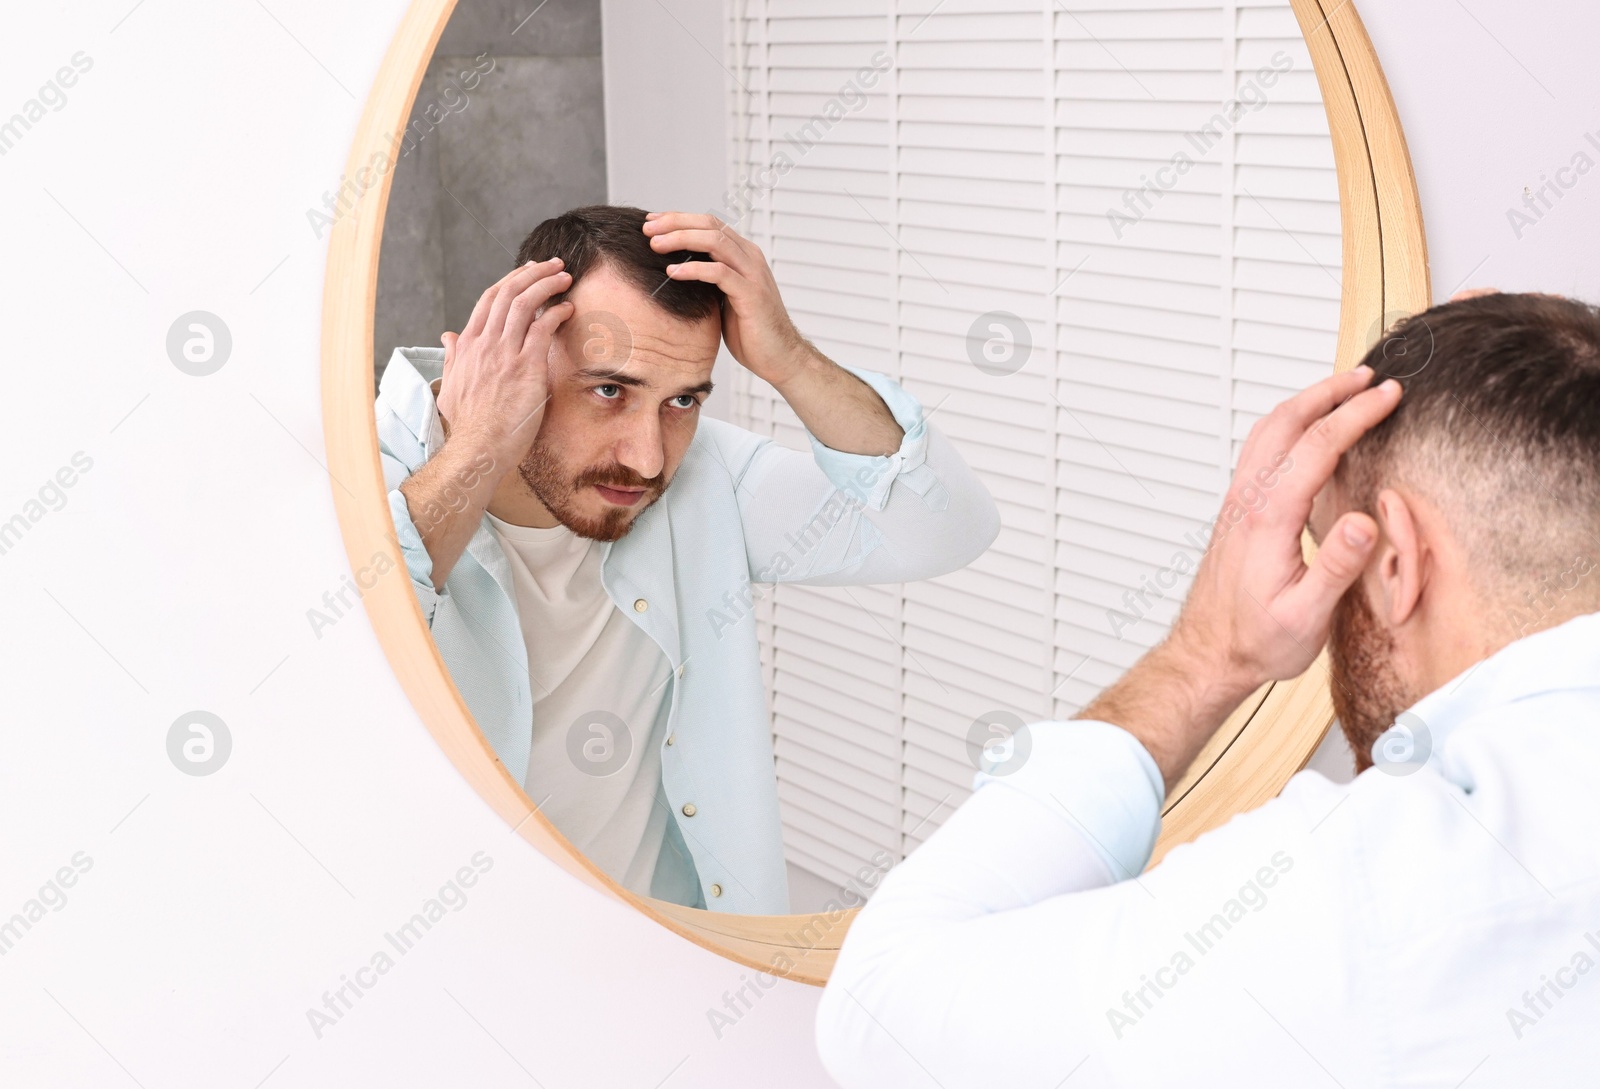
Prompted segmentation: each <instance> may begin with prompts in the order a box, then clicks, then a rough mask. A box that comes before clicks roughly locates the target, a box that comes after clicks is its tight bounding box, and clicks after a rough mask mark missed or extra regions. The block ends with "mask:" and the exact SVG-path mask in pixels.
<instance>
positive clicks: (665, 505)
mask: <svg viewBox="0 0 1600 1089" xmlns="http://www.w3.org/2000/svg"><path fill="white" fill-rule="evenodd" d="M443 365H444V350H443V349H442V348H397V349H395V352H394V355H393V356H392V357H391V358H390V361H389V365H388V367H387V369H386V370H385V371H384V374H383V380H382V382H381V383H380V385H379V387H378V398H377V405H376V412H377V419H378V444H379V452H380V455H381V458H382V462H383V472H384V480H385V482H386V484H387V486H388V488H389V510H390V512H391V514H392V515H393V516H394V524H395V531H396V534H397V536H398V540H399V543H400V547H401V550H402V551H403V552H404V554H405V559H406V566H407V569H408V571H409V573H410V577H411V583H412V586H413V588H414V589H415V591H416V594H417V599H418V601H419V602H420V603H421V605H422V612H423V615H424V616H425V617H426V618H427V620H428V625H429V627H430V628H431V629H432V632H433V639H434V642H435V644H436V645H437V646H438V648H439V654H440V656H441V657H442V658H443V659H444V663H445V665H446V666H447V667H448V668H449V671H450V675H451V677H452V678H453V679H454V681H455V684H456V687H457V688H458V689H459V690H460V692H461V696H462V698H463V699H464V700H465V701H466V704H467V706H468V708H470V709H471V711H472V714H473V717H474V718H475V719H476V721H477V723H478V726H479V727H480V728H481V729H482V730H483V732H484V735H485V736H486V737H487V738H488V740H489V743H490V745H492V746H493V748H494V751H495V753H496V754H497V755H498V756H499V759H500V761H501V762H502V763H503V764H504V765H505V767H506V768H507V769H508V770H509V771H510V773H511V775H512V778H514V779H516V780H517V781H518V782H521V781H522V778H523V773H524V770H525V769H526V767H527V763H528V751H529V746H530V744H531V740H532V731H533V698H532V694H531V686H530V683H529V678H528V659H527V650H526V644H525V643H524V641H523V636H522V627H521V624H520V621H519V619H518V614H517V605H516V594H515V588H514V586H513V584H512V579H511V572H510V569H509V567H508V565H507V561H506V557H505V554H504V552H503V551H502V550H501V547H500V544H499V542H498V540H497V539H496V538H495V535H494V533H493V531H492V530H491V529H490V528H489V526H488V523H487V518H485V519H483V520H482V521H480V524H479V526H478V528H477V531H476V532H475V533H474V534H473V537H472V539H471V541H469V542H468V544H467V547H466V551H465V552H464V553H462V556H461V558H460V559H459V560H458V561H457V562H456V564H455V566H454V567H452V568H451V569H450V574H449V577H448V578H447V579H446V581H445V585H444V588H443V590H441V591H436V590H435V589H434V586H433V580H432V570H433V561H432V558H431V557H430V556H429V555H428V552H427V550H426V549H425V548H424V547H423V544H422V539H421V536H420V535H419V533H418V531H417V528H416V525H415V524H414V523H413V521H412V518H411V512H410V508H409V507H408V505H407V502H406V499H405V496H404V495H402V494H401V492H400V490H399V488H400V483H401V481H403V480H405V479H406V478H407V477H408V476H410V475H411V474H412V473H414V472H416V471H417V470H418V469H419V468H420V467H421V466H422V465H423V463H424V462H426V461H427V459H428V458H429V457H431V456H432V455H433V454H434V453H436V452H437V451H438V450H439V448H440V447H441V446H442V445H443V442H444V434H443V430H442V428H441V426H440V424H439V412H438V407H437V405H436V403H435V400H434V394H433V391H432V389H431V388H430V383H431V382H432V381H433V380H434V379H436V378H438V377H439V376H440V374H441V371H442V369H443ZM846 369H847V370H849V371H850V372H851V373H852V374H854V375H856V376H857V377H859V378H860V379H862V381H864V382H866V383H867V384H868V385H869V386H871V387H872V389H873V390H874V391H876V392H877V394H878V395H879V396H880V397H881V398H883V401H884V403H885V404H886V405H887V406H888V408H889V410H890V412H891V413H893V415H894V418H895V420H896V421H897V422H898V423H899V425H900V427H901V428H902V429H903V430H904V432H905V435H904V438H903V439H902V440H901V443H900V448H899V449H898V450H897V451H895V452H894V453H893V454H891V455H889V456H888V457H878V456H872V455H862V454H846V453H841V452H839V451H837V450H833V449H830V448H829V447H827V446H824V445H822V444H821V443H820V442H818V441H817V440H816V439H815V438H814V437H813V438H812V439H811V448H812V449H811V456H809V457H808V456H807V455H805V454H803V453H800V452H797V451H794V450H790V449H788V448H787V447H784V446H781V445H779V444H778V443H775V442H773V441H772V440H770V439H766V438H763V437H761V436H759V435H756V434H753V433H752V432H749V431H746V430H744V429H742V428H739V427H735V426H734V425H732V424H729V423H726V422H723V421H721V420H714V419H710V418H705V417H702V418H701V420H700V422H699V424H698V427H697V428H696V431H695V437H694V440H693V441H692V442H691V443H690V445H689V449H688V451H687V453H686V454H685V455H684V459H683V462H682V464H681V465H680V466H679V467H678V471H677V473H676V475H675V476H674V477H673V479H672V484H671V486H670V487H669V488H667V490H666V492H665V493H664V494H663V495H662V497H661V498H660V499H659V500H658V501H657V502H656V503H655V504H654V505H653V506H651V507H649V508H648V509H647V510H645V511H644V512H643V513H642V514H640V515H639V517H638V519H637V520H636V521H635V523H634V525H633V528H632V529H631V531H630V532H629V533H628V534H627V535H626V536H624V537H623V538H622V539H621V540H618V541H614V542H607V543H602V544H601V546H600V547H601V550H602V551H601V581H602V583H603V584H604V586H605V589H606V593H607V595H608V596H609V597H610V598H611V600H612V602H613V603H615V604H616V606H617V607H618V608H619V609H621V610H622V612H623V614H624V615H626V616H627V617H628V618H629V619H631V620H632V621H633V622H634V623H636V624H638V625H639V626H640V627H641V628H643V629H644V630H645V631H646V632H647V633H648V634H649V635H650V636H651V638H652V639H654V640H655V642H656V643H657V645H659V646H660V647H661V650H662V651H663V652H664V653H665V654H666V657H667V661H668V662H669V663H670V665H671V667H672V670H673V680H672V681H671V684H670V687H671V692H670V702H669V711H668V714H669V720H668V729H667V737H668V739H669V740H670V742H671V743H670V744H668V743H667V742H662V746H661V749H660V752H661V778H662V793H663V795H664V797H665V799H666V802H667V804H669V805H670V807H671V812H672V815H673V817H674V820H673V821H672V822H671V824H669V827H668V837H669V839H668V845H667V850H669V851H670V850H671V849H672V848H673V847H675V846H678V845H681V846H684V847H686V848H687V853H688V855H689V857H691V858H692V861H693V865H694V869H695V871H696V874H697V877H698V888H699V892H700V897H699V898H698V899H697V900H696V903H697V904H698V906H707V907H710V908H711V909H712V910H716V911H729V912H739V913H747V914H749V913H754V914H781V913H784V912H787V911H788V910H789V886H788V876H787V871H786V869H785V866H784V854H783V841H782V832H781V826H780V823H779V814H778V793H777V784H776V781H775V779H774V769H773V753H772V732H771V724H770V720H769V718H768V714H767V706H766V690H765V687H764V685H763V682H762V674H761V657H760V650H759V647H758V645H757V641H756V624H755V616H754V612H755V609H754V604H753V599H754V597H755V596H759V595H760V594H761V592H762V591H759V590H754V589H753V588H752V584H753V583H756V584H759V583H770V582H802V583H809V584H811V585H818V586H822V585H830V586H837V585H850V584H860V583H883V582H905V581H911V580H915V579H925V578H931V577H933V576H935V575H941V574H945V573H947V572H950V571H953V570H956V569H958V568H961V567H964V566H966V565H967V564H969V563H971V562H972V561H973V560H974V559H976V558H977V557H978V556H979V555H981V554H982V553H983V552H984V550H985V549H987V548H988V547H989V545H990V544H991V543H992V542H993V541H994V539H995V537H996V536H997V535H998V533H999V530H1000V517H999V512H998V511H997V509H996V507H995V504H994V500H993V499H992V498H991V497H990V496H989V493H988V491H987V490H986V489H985V488H984V487H983V485H982V484H981V483H979V481H978V479H977V477H976V476H975V475H974V474H973V472H972V470H971V469H970V468H968V466H967V465H966V463H965V462H963V461H962V460H961V458H960V457H959V456H958V455H957V454H956V452H955V450H954V448H953V447H952V446H951V445H950V443H949V441H948V440H947V439H946V438H945V437H944V436H943V435H941V434H940V433H939V432H938V431H935V430H934V429H933V428H931V427H929V426H928V424H927V422H926V421H925V420H924V418H923V413H922V406H921V405H920V404H919V403H918V401H917V400H916V398H914V397H912V396H911V395H910V394H909V393H907V392H906V391H905V390H904V389H902V388H901V387H900V386H899V385H898V384H897V383H895V382H894V381H893V380H891V379H889V378H886V377H885V376H883V375H880V374H876V373H873V372H870V371H863V370H857V369H856V368H853V367H847V368H846ZM536 800H537V799H536ZM664 853H666V852H665V851H664ZM684 900H685V901H687V897H684Z"/></svg>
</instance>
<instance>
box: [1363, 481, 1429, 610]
mask: <svg viewBox="0 0 1600 1089" xmlns="http://www.w3.org/2000/svg"><path fill="white" fill-rule="evenodd" d="M1377 516H1378V517H1377V521H1378V530H1379V538H1378V547H1377V549H1376V550H1375V551H1374V553H1373V557H1372V560H1371V564H1372V568H1371V573H1370V576H1369V577H1370V578H1371V579H1372V584H1373V587H1372V588H1373V589H1374V590H1375V591H1376V592H1377V594H1378V603H1379V606H1380V610H1379V611H1380V615H1381V616H1382V617H1383V620H1384V621H1385V623H1387V624H1388V625H1389V626H1391V627H1399V626H1400V625H1402V624H1404V623H1405V622H1406V621H1407V620H1408V619H1410V618H1411V616H1412V614H1413V613H1415V612H1416V609H1417V603H1418V602H1419V601H1420V600H1421V599H1422V582H1423V575H1424V572H1425V570H1426V567H1427V563H1428V556H1427V551H1428V545H1427V542H1425V541H1424V540H1423V538H1422V534H1421V532H1420V527H1419V526H1418V524H1417V517H1416V512H1415V510H1414V509H1413V508H1412V506H1411V503H1410V502H1409V501H1408V500H1407V499H1406V497H1405V496H1403V495H1401V494H1400V493H1399V492H1397V491H1395V490H1393V489H1392V488H1385V489H1384V490H1383V491H1381V492H1379V493H1378V502H1377Z"/></svg>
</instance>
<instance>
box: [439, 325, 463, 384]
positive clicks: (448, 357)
mask: <svg viewBox="0 0 1600 1089" xmlns="http://www.w3.org/2000/svg"><path fill="white" fill-rule="evenodd" d="M459 339H460V338H459V337H457V336H456V335H455V334H454V333H441V334H439V343H440V344H443V345H444V366H443V368H441V370H440V373H441V374H443V373H446V372H448V371H449V370H450V364H451V363H452V362H454V361H455V358H456V341H457V340H459Z"/></svg>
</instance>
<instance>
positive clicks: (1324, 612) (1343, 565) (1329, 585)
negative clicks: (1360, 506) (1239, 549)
mask: <svg viewBox="0 0 1600 1089" xmlns="http://www.w3.org/2000/svg"><path fill="white" fill-rule="evenodd" d="M1377 539H1378V523H1376V522H1374V521H1373V520H1372V518H1371V516H1370V515H1366V514H1362V513H1361V512H1360V511H1350V512H1349V513H1347V514H1345V515H1344V516H1343V517H1341V518H1340V519H1339V520H1338V521H1336V522H1334V523H1333V526H1332V528H1331V529H1329V530H1328V533H1327V536H1325V537H1323V539H1322V544H1321V546H1320V547H1319V548H1318V549H1317V554H1316V556H1315V557H1314V558H1313V559H1312V561H1311V565H1310V566H1309V567H1308V568H1307V569H1306V573H1305V574H1304V575H1303V576H1301V579H1300V581H1299V582H1298V583H1297V584H1296V585H1295V586H1293V587H1292V588H1291V589H1289V590H1287V591H1285V593H1284V594H1283V596H1282V597H1280V598H1279V599H1278V603H1279V605H1280V606H1281V611H1282V612H1283V613H1285V614H1287V615H1289V616H1291V617H1294V618H1295V621H1296V622H1297V623H1300V624H1303V625H1305V626H1304V628H1303V629H1302V630H1304V631H1305V632H1307V633H1308V634H1310V635H1311V636H1312V637H1313V638H1316V637H1318V636H1321V637H1322V638H1326V636H1327V630H1328V623H1329V621H1330V619H1331V618H1332V616H1333V607H1334V606H1335V605H1336V604H1338V602H1339V598H1340V597H1341V596H1343V594H1344V592H1345V591H1346V590H1348V589H1349V588H1350V587H1351V585H1352V584H1353V583H1354V582H1355V581H1356V579H1358V578H1360V577H1361V572H1362V570H1363V569H1364V568H1365V567H1366V566H1367V560H1368V559H1369V558H1370V557H1371V555H1372V549H1373V546H1374V543H1375V542H1376V541H1377Z"/></svg>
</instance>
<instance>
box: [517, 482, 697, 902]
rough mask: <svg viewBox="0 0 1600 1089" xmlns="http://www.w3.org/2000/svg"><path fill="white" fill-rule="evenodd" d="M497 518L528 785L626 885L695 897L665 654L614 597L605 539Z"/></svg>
mask: <svg viewBox="0 0 1600 1089" xmlns="http://www.w3.org/2000/svg"><path fill="white" fill-rule="evenodd" d="M488 519H489V527H490V529H491V530H493V532H494V534H495V536H496V537H497V538H498V539H499V541H500V545H501V548H502V549H504V551H505V554H506V560H507V562H508V563H509V565H510V567H511V575H512V581H513V583H514V584H515V589H516V602H517V614H518V618H519V619H520V621H521V624H522V634H523V639H524V641H525V642H526V643H527V647H528V676H529V679H530V680H531V682H532V683H531V685H530V687H531V689H532V692H533V721H532V724H531V726H532V730H533V745H532V747H531V749H530V752H529V756H528V766H527V769H526V771H525V773H524V775H523V789H524V790H526V791H527V792H528V796H529V797H531V798H532V799H533V801H534V803H535V804H536V805H538V806H539V807H540V809H541V810H542V811H543V812H544V814H545V816H547V817H549V818H550V820H551V822H552V823H554V824H555V826H556V827H557V828H559V829H560V830H561V834H562V835H564V836H566V837H567V839H569V840H571V841H572V844H573V846H574V847H576V848H578V850H580V851H582V852H583V853H584V854H585V855H586V856H587V857H588V858H589V859H590V860H591V861H593V862H594V863H595V864H596V865H597V866H599V867H600V868H601V869H602V870H604V871H605V872H606V873H608V874H610V875H611V876H612V877H613V878H614V879H615V880H616V881H617V882H618V883H619V884H621V885H623V886H624V887H625V888H627V889H629V890H631V891H633V892H636V893H640V894H641V895H645V896H655V897H658V898H660V899H665V900H672V901H675V902H678V903H686V904H694V903H695V902H696V900H697V899H698V898H699V879H698V876H697V874H696V872H695V869H694V863H693V860H692V859H691V858H690V856H689V854H688V851H687V850H686V849H685V848H684V847H683V844H682V841H681V839H679V838H678V834H677V828H676V825H675V824H674V823H673V822H672V821H671V820H670V818H671V810H670V809H669V807H668V803H667V800H666V797H665V794H664V792H663V791H662V787H661V745H662V743H663V741H664V740H665V738H666V729H667V717H668V709H669V708H670V706H671V695H672V694H671V692H670V691H669V689H668V684H669V683H670V682H671V680H672V668H671V665H670V663H669V662H668V661H667V657H666V655H665V654H664V653H662V651H661V648H660V647H659V646H658V645H657V644H656V642H655V640H653V639H651V638H650V636H649V635H648V634H646V633H645V632H644V630H643V629H641V628H640V627H639V626H638V625H637V624H635V623H634V622H633V621H632V620H630V619H629V618H628V617H627V615H625V614H624V613H623V612H622V611H621V610H620V609H618V608H617V607H616V606H615V605H614V604H612V602H611V599H610V598H609V597H607V596H606V591H605V587H604V586H603V585H602V584H601V582H600V549H599V548H598V547H596V542H595V541H592V540H589V539H587V538H584V537H579V536H578V535H577V534H575V533H573V532H572V531H571V530H570V529H568V528H567V527H566V526H559V525H558V526H553V527H551V528H549V529H540V528H536V527H532V526H516V525H512V524H511V523H509V522H506V521H503V520H502V519H499V518H496V517H495V516H494V515H492V514H489V515H488ZM513 770H515V769H513Z"/></svg>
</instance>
